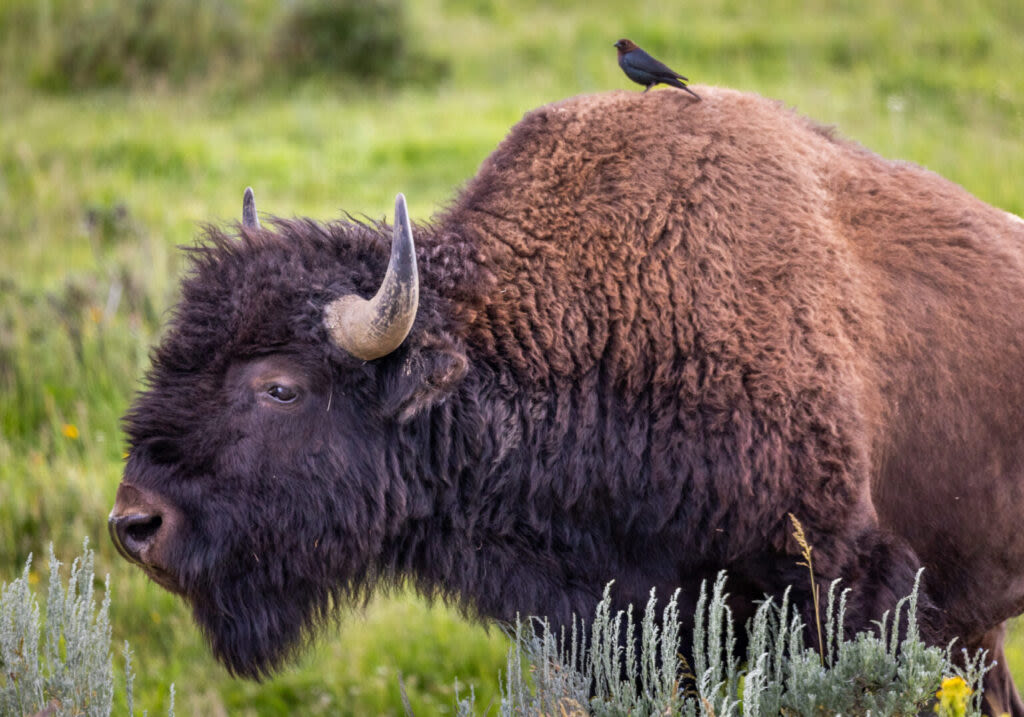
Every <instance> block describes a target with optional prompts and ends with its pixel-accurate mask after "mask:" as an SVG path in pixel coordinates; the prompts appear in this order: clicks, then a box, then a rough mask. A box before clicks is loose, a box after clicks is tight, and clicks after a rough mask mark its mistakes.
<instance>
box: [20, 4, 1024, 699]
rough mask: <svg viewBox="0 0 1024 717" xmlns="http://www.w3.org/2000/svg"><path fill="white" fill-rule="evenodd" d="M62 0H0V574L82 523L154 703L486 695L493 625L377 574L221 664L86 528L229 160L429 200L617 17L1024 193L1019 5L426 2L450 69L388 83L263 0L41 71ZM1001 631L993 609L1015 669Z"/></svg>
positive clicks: (269, 205)
mask: <svg viewBox="0 0 1024 717" xmlns="http://www.w3.org/2000/svg"><path fill="white" fill-rule="evenodd" d="M92 4H93V5H98V4H99V0H94V2H93V3H92ZM106 4H108V5H109V3H106ZM66 5H67V3H66V2H61V1H59V0H52V1H51V2H49V3H29V2H27V1H26V0H12V2H11V3H8V4H6V5H5V7H4V8H0V92H2V96H3V101H2V102H0V577H2V578H3V579H5V580H9V579H12V578H13V577H14V576H15V575H17V574H18V572H19V571H20V568H21V566H22V565H23V564H24V560H25V557H26V556H27V554H28V553H29V552H33V553H35V554H36V556H37V557H41V556H43V555H44V554H45V549H46V545H47V544H48V543H49V542H50V541H53V542H54V543H55V546H56V550H57V554H58V557H62V558H64V559H67V558H69V557H70V556H72V555H75V554H77V550H78V547H79V546H80V545H81V540H82V537H83V536H85V535H88V536H90V539H91V542H92V544H93V545H94V546H96V549H97V558H96V559H97V573H98V574H100V575H103V574H104V573H107V572H109V573H110V574H111V575H112V577H113V586H114V597H113V605H112V608H111V619H112V623H113V625H114V644H115V645H119V644H121V642H122V641H123V640H125V639H127V640H129V641H130V642H131V645H132V648H133V649H134V651H135V660H134V662H135V665H136V668H137V672H138V673H139V677H138V680H137V683H136V695H137V696H138V706H139V707H142V708H147V709H149V710H150V712H151V713H153V714H159V713H161V712H162V710H163V709H164V707H165V701H166V697H167V686H168V685H169V684H170V683H171V682H174V683H176V685H177V705H178V712H179V714H207V715H217V714H231V715H236V714H237V715H249V714H252V715H258V714H281V713H287V712H295V713H304V714H338V713H341V714H401V713H402V710H401V702H400V700H399V695H398V682H397V678H396V672H397V671H398V670H401V671H402V673H403V674H404V675H405V679H406V685H407V687H408V688H409V692H410V697H411V699H412V702H413V707H414V708H415V709H416V712H417V714H433V713H440V712H442V711H443V710H445V709H449V710H451V709H452V705H453V704H454V699H453V694H452V691H453V685H454V679H455V678H456V677H458V679H459V681H460V683H462V684H473V685H475V686H476V688H477V696H478V699H477V704H481V705H486V704H487V703H488V701H489V700H490V699H491V698H493V697H494V696H495V695H496V685H497V674H498V671H499V670H500V669H502V668H503V666H504V651H505V646H506V643H505V640H504V638H502V637H501V636H500V634H499V633H498V632H497V631H496V630H491V631H490V632H485V631H484V630H483V629H482V628H480V627H479V626H472V625H469V624H467V623H465V622H463V621H462V620H461V619H460V618H459V617H458V616H457V615H455V614H453V613H452V612H451V611H449V610H447V609H445V608H443V607H442V606H434V607H427V606H425V605H423V604H422V603H421V602H420V601H419V600H418V599H416V598H415V597H412V596H410V595H407V594H400V595H396V596H392V597H384V598H381V599H379V600H376V601H374V602H373V603H372V604H371V605H370V606H368V608H367V609H366V611H365V613H364V614H354V615H346V616H345V617H344V619H343V620H342V621H341V623H340V626H339V627H338V629H337V630H334V631H330V632H329V633H328V635H326V636H325V638H324V639H323V640H322V641H321V643H320V644H319V645H318V646H317V647H316V648H315V650H314V651H312V652H311V653H310V654H309V655H307V656H306V657H305V658H304V659H303V660H302V661H301V662H300V664H299V665H298V666H297V667H295V668H293V669H291V670H289V671H287V672H285V673H283V674H282V675H280V676H279V677H277V678H276V679H274V680H272V681H270V682H267V683H265V684H259V685H257V684H252V683H247V682H240V681H235V680H232V679H230V678H229V677H228V676H227V675H226V673H225V672H224V670H223V669H222V668H220V667H219V666H217V665H216V663H214V662H213V660H212V659H211V658H210V657H209V655H208V653H207V650H206V648H205V647H204V646H203V644H202V643H201V640H200V638H199V636H198V633H197V631H196V629H195V628H194V626H193V625H192V623H191V619H190V617H189V615H188V613H187V610H186V609H185V608H184V606H183V605H182V604H181V603H180V601H178V600H176V599H174V598H172V597H171V596H169V595H167V594H166V593H164V592H163V591H161V590H160V589H158V588H156V587H155V586H153V585H151V584H149V583H148V582H147V581H146V580H145V579H144V578H143V577H142V576H141V574H140V573H139V571H137V570H135V569H133V568H131V567H130V566H129V565H128V564H126V563H125V562H124V561H121V560H120V559H118V558H117V557H116V555H115V554H114V551H113V549H112V547H111V546H109V544H108V540H107V539H106V537H105V535H106V529H105V520H106V515H107V513H108V511H109V509H110V505H111V504H112V502H113V496H114V491H115V489H116V486H117V483H118V480H119V477H120V469H121V465H120V461H121V452H122V450H123V444H122V436H121V434H120V431H119V426H118V419H119V416H120V415H121V414H122V413H123V412H124V410H125V408H126V407H127V405H128V402H129V401H130V399H131V395H132V393H133V391H134V390H135V389H136V387H137V386H138V381H139V378H140V376H141V374H142V372H143V371H144V370H145V367H146V365H147V361H148V358H147V355H148V350H149V347H150V346H151V345H152V343H153V342H154V341H155V340H156V339H157V338H158V336H159V331H160V325H161V323H162V321H163V318H164V317H165V315H166V311H167V309H168V307H169V306H170V305H171V304H172V302H173V299H174V295H175V286H176V281H177V276H178V274H179V272H180V271H181V268H182V258H181V256H180V253H179V252H178V251H177V250H176V248H175V247H176V246H177V245H181V244H188V243H190V242H191V241H192V239H193V237H194V236H195V235H196V233H197V226H198V225H199V224H200V223H202V222H204V221H217V222H219V221H228V220H233V219H235V218H236V217H238V216H239V212H240V208H241V196H242V190H243V189H244V187H245V186H247V185H252V186H253V187H254V188H255V191H256V197H257V203H258V207H259V208H260V210H261V211H268V212H272V213H280V214H283V215H288V216H290V215H309V216H314V217H318V218H323V219H330V218H334V217H337V216H338V215H339V212H340V211H341V210H347V211H351V212H353V213H356V214H359V213H365V214H367V215H369V216H371V217H381V216H384V215H385V214H387V213H389V212H390V211H391V205H392V202H393V199H394V195H395V193H396V192H398V191H402V192H404V193H405V194H406V196H407V197H408V199H409V202H410V210H411V212H412V214H413V216H414V217H416V218H426V217H429V216H430V215H431V214H432V213H433V212H434V211H436V210H437V209H438V208H439V207H440V206H443V204H444V203H445V202H446V201H448V200H450V199H451V197H452V196H453V194H454V192H455V191H456V190H457V188H458V187H459V186H460V184H461V183H462V182H464V181H465V180H466V179H467V178H469V177H470V176H472V174H473V173H474V171H475V170H476V168H477V166H478V165H479V163H480V162H481V161H482V160H483V158H484V157H485V156H486V155H487V154H488V152H490V151H491V150H492V149H493V148H494V146H495V145H496V144H497V143H498V142H499V141H500V140H501V138H502V137H503V136H504V135H505V133H506V132H507V131H508V129H509V127H511V126H512V125H513V124H514V123H515V122H516V121H517V120H518V119H519V118H520V117H521V116H522V114H523V113H524V112H526V111H528V110H529V109H531V108H533V107H536V106H538V105H540V104H544V103H547V102H551V101H555V100H559V99H562V98H564V97H566V96H569V95H573V94H578V93H584V92H597V91H602V90H607V89H613V88H630V89H635V86H632V85H630V83H629V82H628V80H626V78H625V77H624V76H623V75H622V74H621V73H620V71H619V69H618V67H617V66H616V64H615V53H614V49H613V48H612V47H611V44H612V43H613V42H614V41H615V40H616V39H618V38H619V37H622V36H626V37H630V38H632V39H633V40H635V41H636V42H637V43H639V44H640V45H642V46H644V47H646V48H647V49H649V50H651V51H652V52H653V53H654V54H656V55H658V56H659V57H661V58H662V59H664V60H665V61H666V62H668V64H670V65H671V66H673V67H676V68H677V69H679V70H680V71H682V72H684V74H687V75H689V76H690V77H691V78H692V79H693V80H694V81H695V82H697V83H707V84H718V85H727V86H732V87H737V88H741V89H745V90H749V91H753V92H758V93H761V94H764V95H768V96H771V97H776V98H778V99H780V100H782V101H783V102H785V103H786V104H788V105H792V106H795V107H796V108H797V109H798V110H800V111H801V112H803V113H805V114H808V115H810V116H812V117H815V118H816V119H818V120H820V121H823V122H826V123H831V124H835V125H837V126H838V128H839V131H840V132H841V133H842V134H843V135H845V136H847V137H851V138H853V139H855V140H858V141H860V142H862V143H863V144H865V145H867V146H868V147H870V148H872V149H874V150H876V151H878V152H879V153H881V154H883V155H885V156H889V157H899V158H904V159H909V160H912V161H915V162H918V163H921V164H923V165H925V166H927V167H929V168H930V169H933V170H934V171H936V172H938V173H940V174H943V175H945V176H947V177H949V178H950V179H952V180H953V181H956V182H958V183H960V184H962V185H963V186H964V187H966V188H967V189H968V190H969V191H971V192H972V193H974V194H976V195H977V196H979V197H980V198H982V199H984V200H985V201H988V202H990V203H992V204H995V205H997V206H1000V207H1002V208H1004V209H1006V210H1008V211H1012V212H1015V213H1017V214H1024V191H1022V190H1021V182H1020V177H1024V143H1022V142H1021V137H1022V136H1024V73H1021V72H1019V71H1018V69H1017V68H1020V67H1024V43H1021V42H1020V38H1021V37H1022V36H1024V6H1021V5H1020V3H1018V2H1011V1H1010V0H1005V1H1003V2H1000V1H997V0H993V1H990V2H985V3H975V4H971V5H968V6H964V5H962V4H955V3H952V2H937V1H936V0H907V2H903V3H899V4H893V6H892V7H883V6H881V5H880V4H872V3H869V4H865V3H853V2H847V1H845V0H816V1H814V2H810V3H807V4H805V5H804V6H803V8H802V9H801V10H800V11H799V12H794V11H793V10H792V8H791V4H790V3H785V2H782V1H781V0H771V1H770V2H765V3H759V4H756V7H755V5H754V4H750V3H742V2H737V1H735V0H712V1H711V2H707V3H699V4H693V3H687V4H685V5H684V4H680V3H674V2H667V1H666V2H639V3H634V4H632V6H631V7H630V9H629V10H628V12H627V11H624V10H623V9H622V6H621V5H620V4H619V3H617V2H612V1H611V0H591V1H590V2H587V3H579V4H575V3H568V2H559V3H542V2H526V3H511V2H508V3H491V2H484V1H483V0H452V1H451V2H446V3H441V2H439V1H438V0H430V1H429V2H425V3H415V4H412V3H410V4H409V5H408V7H407V10H408V12H407V15H408V18H407V19H408V24H409V26H410V27H411V28H413V29H414V31H415V34H416V37H417V43H418V45H417V47H418V48H419V51H422V52H423V53H425V54H426V55H427V56H429V57H431V58H436V59H437V60H439V61H441V62H444V63H445V66H446V67H447V72H446V74H445V75H444V76H443V77H441V78H440V79H439V81H438V83H436V84H434V83H426V84H423V83H403V84H398V85H395V86H394V87H390V86H388V85H387V84H386V83H380V82H376V81H375V82H372V83H370V84H360V83H359V82H357V81H356V80H354V79H352V78H351V77H346V76H343V75H342V76H339V75H326V76H323V77H313V78H309V79H304V80H302V81H289V80H287V79H286V78H285V79H283V78H281V77H280V76H279V75H277V74H275V73H273V72H270V71H268V70H267V67H266V65H267V63H268V62H269V60H268V58H269V57H270V54H269V48H270V46H271V44H272V43H271V40H272V37H273V30H274V27H275V16H276V15H275V13H276V12H277V10H276V9H275V8H278V7H279V6H280V4H277V3H273V2H271V1H270V0H249V1H248V2H242V1H241V0H238V2H237V3H236V2H226V1H225V2H222V3H220V5H222V6H224V7H226V8H228V9H229V10H230V11H232V12H235V13H236V14H237V16H238V17H237V18H236V20H237V21H238V22H239V23H240V27H241V28H242V30H243V31H244V32H245V33H246V34H247V35H246V36H247V37H248V38H249V42H247V43H246V44H245V48H246V49H245V51H244V53H243V55H242V56H241V57H239V58H238V59H237V65H230V64H229V65H225V64H224V63H223V62H211V63H209V64H207V65H205V66H204V67H205V70H204V72H202V73H200V74H199V75H190V76H185V77H184V78H181V77H178V76H177V75H175V74H174V73H173V72H171V73H168V74H167V75H159V74H157V75H155V76H146V77H144V78H142V79H140V80H137V81H134V82H133V83H131V84H129V85H128V88H127V89H125V88H121V89H104V90H95V91H90V92H77V93H75V92H67V91H63V92H48V91H46V90H43V89H39V87H38V83H35V82H33V80H32V78H33V74H32V73H33V58H34V57H36V56H35V55H32V54H31V52H32V51H33V50H32V48H34V47H37V46H38V47H41V48H43V49H46V47H50V48H51V51H52V47H53V46H54V45H57V46H59V45H60V43H61V37H62V36H61V35H60V33H59V24H55V23H51V24H50V25H46V26H45V27H48V28H50V29H49V30H47V32H48V33H49V34H48V35H47V40H46V42H35V40H38V39H39V37H40V36H39V33H40V32H42V30H40V28H41V27H44V26H43V24H41V21H39V17H41V16H40V15H34V14H32V13H34V12H36V10H35V9H36V8H44V9H45V8H47V7H48V8H50V10H51V11H52V12H54V13H59V12H60V11H61V8H64V7H66ZM897 5H898V6H897ZM84 6H85V7H88V6H89V3H85V4H84ZM26 8H28V11H26V10H25V9H26ZM18 9H20V10H21V11H26V12H28V14H27V15H25V14H22V15H18V13H16V12H14V11H15V10H18ZM39 12H42V10H39ZM26 18H27V19H26ZM172 26H173V23H172ZM186 31H187V30H186ZM215 34H216V33H213V32H211V33H210V35H211V36H215ZM172 40H173V34H172ZM46 43H50V44H49V45H47V44H46ZM183 46H189V45H187V44H185V43H183ZM26 48H29V49H26ZM263 48H268V49H267V50H266V51H264V50H263ZM39 51H40V52H42V51H43V50H39ZM71 427H73V428H74V430H72V428H71ZM75 432H77V436H75V435H74V434H75ZM68 434H70V436H69V435H68ZM37 563H38V561H37ZM1022 651H1024V633H1019V632H1015V633H1014V635H1013V637H1012V640H1011V645H1010V660H1011V666H1012V667H1014V669H1015V670H1016V673H1017V679H1018V681H1019V682H1021V681H1024V652H1022ZM115 710H116V708H115Z"/></svg>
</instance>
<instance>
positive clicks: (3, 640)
mask: <svg viewBox="0 0 1024 717" xmlns="http://www.w3.org/2000/svg"><path fill="white" fill-rule="evenodd" d="M60 567H61V563H60V562H59V561H58V560H57V558H56V556H55V555H54V551H53V546H52V545H51V546H50V569H49V573H50V580H49V587H48V589H47V593H46V609H45V612H42V611H41V610H40V605H39V600H38V598H37V597H36V595H35V593H34V592H33V590H32V584H33V582H34V581H35V573H33V572H32V558H31V556H30V557H29V559H28V560H27V561H26V562H25V567H24V569H23V570H22V573H21V577H19V578H17V579H15V580H14V581H13V582H11V583H9V584H7V583H5V584H4V585H3V587H2V589H0V715H33V714H36V713H42V714H46V715H52V716H53V717H58V716H61V715H84V716H85V717H106V716H107V715H109V714H110V712H111V708H112V705H113V699H114V672H113V668H112V664H111V656H110V579H109V577H108V578H107V580H106V581H105V585H104V589H103V598H102V600H101V601H100V602H99V604H98V605H97V595H96V591H95V583H96V580H95V574H94V555H93V552H92V550H90V549H89V541H88V539H87V540H85V541H84V543H83V546H82V555H81V557H78V558H76V559H75V560H74V562H73V563H72V564H71V574H70V576H69V577H68V582H67V584H66V585H65V584H64V581H63V579H62V578H61V575H60ZM125 674H126V678H127V685H126V691H127V698H128V699H127V702H128V714H129V715H133V714H134V708H133V696H132V682H133V679H134V676H133V673H132V668H131V652H130V651H129V649H128V645H127V643H125ZM168 714H169V715H171V716H172V717H173V715H174V688H173V687H172V688H171V696H170V707H169V710H168Z"/></svg>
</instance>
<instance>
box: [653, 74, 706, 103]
mask: <svg viewBox="0 0 1024 717" xmlns="http://www.w3.org/2000/svg"><path fill="white" fill-rule="evenodd" d="M662 82H664V83H665V84H666V85H672V86H673V87H678V88H679V89H681V90H686V91H687V92H689V93H690V94H691V95H693V97H694V99H696V100H697V101H700V95H698V94H697V93H696V92H694V91H693V90H691V89H690V88H689V87H687V86H686V83H685V82H683V81H682V80H677V79H674V78H672V79H664V80H662Z"/></svg>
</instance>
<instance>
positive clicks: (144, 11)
mask: <svg viewBox="0 0 1024 717" xmlns="http://www.w3.org/2000/svg"><path fill="white" fill-rule="evenodd" d="M44 8H46V6H45V5H44V4H40V5H39V6H37V7H36V8H31V9H30V8H28V7H25V6H22V8H21V9H20V12H11V13H9V16H8V18H7V20H8V21H9V22H10V23H15V24H18V25H21V29H22V30H23V31H26V32H27V33H28V34H31V35H35V42H33V43H31V45H32V46H31V47H29V48H28V53H29V54H28V57H29V64H28V66H27V67H26V68H25V69H26V71H27V75H28V80H29V82H30V84H32V85H35V86H37V87H40V88H43V89H49V90H56V91H69V90H84V89H94V88H102V87H123V86H138V85H145V84H147V83H149V82H151V81H153V80H156V79H160V80H169V81H171V82H176V83H180V82H183V81H185V80H187V79H189V78H192V77H195V76H197V75H200V74H205V73H208V72H210V71H211V70H214V69H216V68H218V67H219V66H226V65H228V64H229V63H232V62H236V61H238V59H239V58H240V57H241V55H242V52H243V49H244V43H243V31H242V27H241V22H240V21H239V17H238V15H237V13H236V12H235V11H234V9H233V8H232V7H231V6H230V5H229V4H228V3H227V2H225V1H224V0H97V1H96V2H91V3H73V2H63V3H62V2H57V3H53V5H52V6H51V8H50V9H49V10H48V11H47V10H45V9H44ZM5 34H7V35H10V28H8V32H7V33H5ZM26 44H29V43H26Z"/></svg>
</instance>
